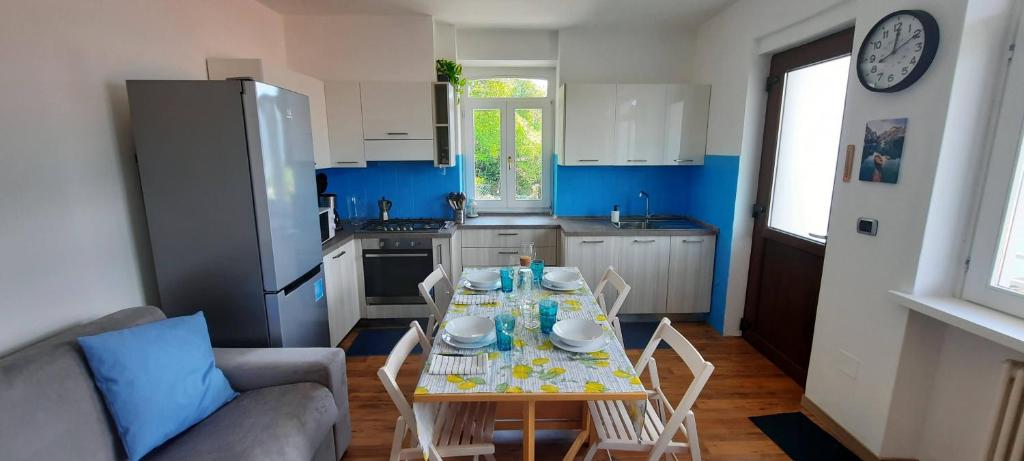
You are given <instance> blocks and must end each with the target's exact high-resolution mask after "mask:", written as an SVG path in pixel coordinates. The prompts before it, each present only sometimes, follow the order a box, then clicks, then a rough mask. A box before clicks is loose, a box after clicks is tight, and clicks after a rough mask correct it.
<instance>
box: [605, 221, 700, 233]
mask: <svg viewBox="0 0 1024 461" xmlns="http://www.w3.org/2000/svg"><path fill="white" fill-rule="evenodd" d="M614 226H615V227H617V228H619V229H664V230H679V229H703V226H701V225H700V224H697V223H695V222H693V221H691V220H689V219H684V218H649V219H623V220H621V221H619V223H618V224H616V225H614Z"/></svg>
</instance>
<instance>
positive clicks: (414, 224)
mask: <svg viewBox="0 0 1024 461" xmlns="http://www.w3.org/2000/svg"><path fill="white" fill-rule="evenodd" d="M451 223H452V222H451V221H444V220H440V219H391V220H388V221H378V220H372V221H367V222H365V223H363V224H362V225H361V226H359V227H358V228H357V229H356V230H355V232H356V233H368V232H423V233H437V232H441V231H442V230H444V229H447V228H448V226H449V225H451Z"/></svg>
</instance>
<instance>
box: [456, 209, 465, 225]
mask: <svg viewBox="0 0 1024 461" xmlns="http://www.w3.org/2000/svg"><path fill="white" fill-rule="evenodd" d="M455 223H456V224H466V210H455Z"/></svg>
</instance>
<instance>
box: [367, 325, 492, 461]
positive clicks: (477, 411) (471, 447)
mask: <svg viewBox="0 0 1024 461" xmlns="http://www.w3.org/2000/svg"><path fill="white" fill-rule="evenodd" d="M417 344H418V345H419V346H420V347H421V348H423V357H429V356H430V341H428V340H427V335H426V334H425V333H424V332H423V329H422V328H420V324H419V323H418V322H412V323H410V325H409V331H407V332H406V333H405V335H403V336H402V339H399V340H398V343H397V344H395V348H394V349H392V350H391V354H389V355H388V360H387V361H386V362H384V366H383V367H380V369H379V370H377V376H378V377H379V378H380V382H381V383H383V384H384V389H385V390H387V392H388V396H389V397H391V401H392V402H394V404H395V407H396V408H398V413H399V416H398V420H397V421H396V422H395V435H394V439H393V440H392V442H391V457H390V459H391V460H392V461H396V460H401V459H417V460H419V459H423V453H424V449H426V450H427V451H428V452H429V455H430V459H432V460H434V461H441V460H442V459H443V458H444V457H446V456H472V457H473V459H474V461H475V460H477V459H479V458H478V457H479V456H483V457H484V458H485V459H487V460H488V461H494V442H493V440H494V414H495V408H496V405H495V404H494V403H493V402H490V403H487V402H450V403H449V402H440V403H437V404H435V405H434V408H433V409H432V410H431V411H430V412H429V416H430V418H432V421H430V423H431V424H432V425H431V427H432V428H433V434H432V436H431V437H430V445H429V446H427V447H423V446H421V445H420V438H419V434H418V433H417V426H416V417H417V416H416V413H415V412H413V409H412V407H411V406H410V405H409V401H408V400H406V398H405V394H403V393H402V391H401V389H399V388H398V382H397V378H398V370H399V369H401V368H402V364H403V363H405V361H406V359H407V358H408V357H409V354H410V353H411V352H412V350H413V349H414V348H416V345H417ZM406 441H408V443H406ZM406 445H408V446H406Z"/></svg>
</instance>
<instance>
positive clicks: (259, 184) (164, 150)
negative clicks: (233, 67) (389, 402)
mask: <svg viewBox="0 0 1024 461" xmlns="http://www.w3.org/2000/svg"><path fill="white" fill-rule="evenodd" d="M127 85H128V99H129V105H130V107H131V122H132V132H133V134H134V139H135V149H136V156H137V161H138V168H139V177H140V180H141V184H142V196H143V199H144V201H145V206H146V219H147V223H148V225H149V237H150V243H151V244H152V248H153V259H154V263H155V266H156V278H157V284H158V287H159V291H160V307H161V308H163V310H164V311H165V312H166V313H167V314H168V315H171V316H175V315H187V314H192V313H194V312H196V311H199V310H202V311H203V313H204V315H205V316H206V319H207V322H208V324H209V327H210V334H211V339H212V341H213V344H214V345H215V346H228V347H236V346H237V347H243V346H244V347H268V346H269V347H296V346H329V342H330V339H329V338H330V334H329V332H328V326H327V302H326V300H325V297H324V277H323V272H322V271H321V266H320V264H321V258H322V256H321V249H320V227H319V220H318V217H317V211H318V204H317V194H316V184H315V172H314V167H313V138H312V133H311V129H310V121H309V99H308V98H307V97H306V96H304V95H301V94H298V93H293V92H291V91H288V90H285V89H282V88H278V87H275V86H272V85H268V84H264V83H260V82H254V81H251V80H220V81H155V80H131V81H128V82H127Z"/></svg>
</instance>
